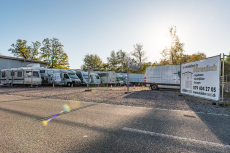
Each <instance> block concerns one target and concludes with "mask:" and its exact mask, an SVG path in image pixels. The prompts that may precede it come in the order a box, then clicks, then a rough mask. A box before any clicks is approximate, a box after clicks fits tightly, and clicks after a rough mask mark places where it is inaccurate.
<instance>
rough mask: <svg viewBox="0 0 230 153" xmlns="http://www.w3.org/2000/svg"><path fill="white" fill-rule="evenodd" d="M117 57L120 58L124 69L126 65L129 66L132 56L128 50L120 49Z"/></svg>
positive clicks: (119, 60) (119, 61)
mask: <svg viewBox="0 0 230 153" xmlns="http://www.w3.org/2000/svg"><path fill="white" fill-rule="evenodd" d="M117 59H118V63H119V64H120V65H121V66H122V68H123V69H124V68H125V67H127V65H128V61H129V59H130V57H129V55H128V54H127V53H126V52H124V51H122V50H119V51H118V52H117Z"/></svg>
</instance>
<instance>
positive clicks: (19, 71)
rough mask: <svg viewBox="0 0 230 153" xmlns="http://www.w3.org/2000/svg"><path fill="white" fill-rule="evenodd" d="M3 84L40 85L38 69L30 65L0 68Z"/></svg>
mask: <svg viewBox="0 0 230 153" xmlns="http://www.w3.org/2000/svg"><path fill="white" fill-rule="evenodd" d="M1 83H2V84H3V85H7V84H9V85H11V86H13V85H22V84H24V85H29V84H33V85H41V75H40V71H39V70H37V69H34V68H32V67H21V68H10V69H2V70H1Z"/></svg>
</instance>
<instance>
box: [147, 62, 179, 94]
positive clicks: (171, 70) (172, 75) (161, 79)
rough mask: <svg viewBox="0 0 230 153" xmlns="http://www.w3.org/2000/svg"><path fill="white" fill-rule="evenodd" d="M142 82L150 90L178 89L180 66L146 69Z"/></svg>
mask: <svg viewBox="0 0 230 153" xmlns="http://www.w3.org/2000/svg"><path fill="white" fill-rule="evenodd" d="M144 82H145V84H146V86H148V87H151V89H152V90H158V89H159V88H175V89H180V65H162V66H154V67H147V68H146V71H145V76H144Z"/></svg>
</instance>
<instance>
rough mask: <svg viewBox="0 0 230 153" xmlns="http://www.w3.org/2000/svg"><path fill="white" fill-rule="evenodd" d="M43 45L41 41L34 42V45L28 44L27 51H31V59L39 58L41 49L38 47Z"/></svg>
mask: <svg viewBox="0 0 230 153" xmlns="http://www.w3.org/2000/svg"><path fill="white" fill-rule="evenodd" d="M40 47H41V43H40V42H39V41H36V42H32V46H27V48H26V49H27V52H28V53H29V59H31V60H39V58H37V56H38V54H39V51H38V49H39V48H40Z"/></svg>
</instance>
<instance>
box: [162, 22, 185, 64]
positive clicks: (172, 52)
mask: <svg viewBox="0 0 230 153" xmlns="http://www.w3.org/2000/svg"><path fill="white" fill-rule="evenodd" d="M169 36H170V39H171V45H170V47H165V49H164V50H162V52H161V54H162V56H163V58H164V59H163V61H169V64H172V65H177V64H181V61H182V57H183V52H184V49H183V47H184V43H181V42H180V40H179V37H178V35H177V34H176V26H175V27H174V28H173V27H172V26H171V27H170V28H169Z"/></svg>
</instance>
